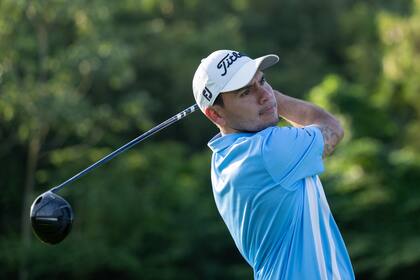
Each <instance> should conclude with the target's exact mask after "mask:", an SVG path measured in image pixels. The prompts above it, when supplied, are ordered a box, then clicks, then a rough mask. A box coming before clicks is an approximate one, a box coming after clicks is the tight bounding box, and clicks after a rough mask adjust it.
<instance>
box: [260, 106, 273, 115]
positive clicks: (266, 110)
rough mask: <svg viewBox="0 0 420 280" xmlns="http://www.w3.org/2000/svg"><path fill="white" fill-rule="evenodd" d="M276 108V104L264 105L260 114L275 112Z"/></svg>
mask: <svg viewBox="0 0 420 280" xmlns="http://www.w3.org/2000/svg"><path fill="white" fill-rule="evenodd" d="M275 109H276V104H275V103H273V104H270V105H269V106H266V107H264V108H263V109H262V110H261V111H260V115H264V114H271V113H274V111H275Z"/></svg>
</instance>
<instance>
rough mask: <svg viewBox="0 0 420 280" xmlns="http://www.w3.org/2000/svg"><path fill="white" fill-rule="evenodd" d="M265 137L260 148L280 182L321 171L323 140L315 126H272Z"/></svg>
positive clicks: (270, 171)
mask: <svg viewBox="0 0 420 280" xmlns="http://www.w3.org/2000/svg"><path fill="white" fill-rule="evenodd" d="M264 137H265V138H264V140H263V143H262V147H261V148H262V156H263V160H264V163H265V165H266V169H267V170H268V172H269V173H270V175H271V176H272V177H273V179H274V180H275V181H276V182H278V183H280V184H282V185H283V186H285V187H288V186H290V185H292V184H293V183H295V182H296V181H298V180H300V179H303V178H305V177H307V176H313V175H316V174H319V173H321V172H323V171H324V165H323V161H322V153H323V149H324V140H323V137H322V133H321V131H320V130H319V128H318V127H316V126H306V127H303V128H296V127H273V128H271V129H270V130H269V131H267V134H266V135H264Z"/></svg>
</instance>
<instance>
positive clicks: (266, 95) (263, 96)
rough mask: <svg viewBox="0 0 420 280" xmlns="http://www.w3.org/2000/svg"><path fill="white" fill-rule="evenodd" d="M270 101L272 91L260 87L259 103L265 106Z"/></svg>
mask: <svg viewBox="0 0 420 280" xmlns="http://www.w3.org/2000/svg"><path fill="white" fill-rule="evenodd" d="M268 100H270V91H269V90H268V89H267V88H265V87H264V86H260V85H258V103H259V104H260V105H263V104H265V103H266V102H267V101H268Z"/></svg>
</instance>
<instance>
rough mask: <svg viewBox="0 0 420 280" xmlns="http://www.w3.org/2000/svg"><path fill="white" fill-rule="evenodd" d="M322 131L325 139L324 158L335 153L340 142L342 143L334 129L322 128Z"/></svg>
mask: <svg viewBox="0 0 420 280" xmlns="http://www.w3.org/2000/svg"><path fill="white" fill-rule="evenodd" d="M320 129H321V132H322V135H323V137H324V153H323V155H322V157H326V156H328V155H330V154H331V153H332V152H333V151H334V149H335V146H336V145H337V144H338V142H340V140H341V137H340V135H339V134H338V133H337V132H336V131H335V130H334V129H332V128H331V127H329V126H321V127H320Z"/></svg>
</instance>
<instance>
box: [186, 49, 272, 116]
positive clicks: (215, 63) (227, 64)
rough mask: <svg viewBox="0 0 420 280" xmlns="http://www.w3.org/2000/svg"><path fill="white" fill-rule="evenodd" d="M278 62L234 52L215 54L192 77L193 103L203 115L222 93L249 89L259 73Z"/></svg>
mask: <svg viewBox="0 0 420 280" xmlns="http://www.w3.org/2000/svg"><path fill="white" fill-rule="evenodd" d="M278 61H279V57H278V56H277V55H274V54H269V55H265V56H262V57H259V58H256V59H251V58H249V57H248V56H246V55H244V54H242V53H240V52H237V51H232V50H218V51H215V52H213V53H211V54H210V55H209V56H208V57H206V58H204V59H202V60H201V63H200V65H199V66H198V68H197V70H196V72H195V74H194V78H193V92H194V98H195V101H196V102H197V104H198V106H199V107H200V109H201V111H203V112H204V110H205V109H206V108H207V107H209V106H211V105H213V103H214V100H216V98H217V96H218V95H219V94H220V93H221V92H227V91H233V90H237V89H240V88H242V87H244V86H246V85H248V84H249V83H250V82H251V80H252V78H253V77H254V75H255V73H256V72H257V71H258V70H264V69H266V68H268V67H270V66H272V65H274V64H276V63H277V62H278Z"/></svg>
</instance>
